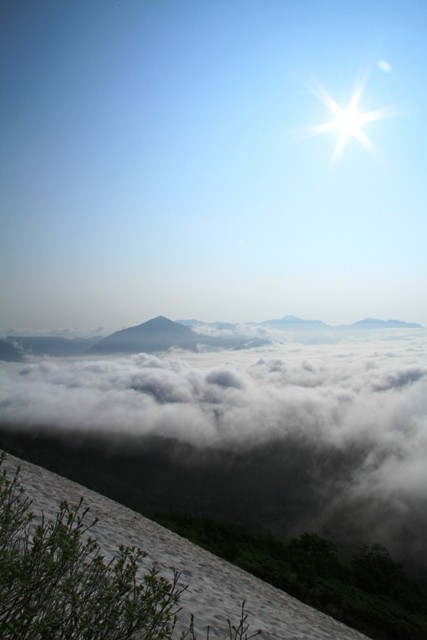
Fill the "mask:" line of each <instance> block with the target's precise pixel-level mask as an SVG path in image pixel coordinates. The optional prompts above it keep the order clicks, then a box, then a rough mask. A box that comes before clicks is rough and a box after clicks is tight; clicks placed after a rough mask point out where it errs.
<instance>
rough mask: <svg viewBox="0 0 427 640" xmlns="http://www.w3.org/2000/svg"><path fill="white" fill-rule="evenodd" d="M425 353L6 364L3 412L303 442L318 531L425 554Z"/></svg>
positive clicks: (206, 437)
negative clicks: (319, 503)
mask: <svg viewBox="0 0 427 640" xmlns="http://www.w3.org/2000/svg"><path fill="white" fill-rule="evenodd" d="M426 356H427V353H426V346H425V344H424V343H423V342H422V341H420V340H417V339H415V338H411V339H397V338H396V339H395V340H387V341H378V340H377V341H375V342H374V341H362V340H360V341H349V342H343V343H340V344H333V345H313V346H309V345H295V344H290V345H281V346H278V347H274V348H273V347H269V348H268V349H266V350H263V351H260V350H252V351H244V352H234V353H230V352H227V353H212V354H208V353H201V354H187V353H184V352H182V353H178V352H175V353H169V354H165V355H164V356H161V357H159V356H154V355H146V354H139V355H137V356H132V357H127V358H118V359H107V358H105V359H92V360H91V359H86V360H53V359H43V360H40V361H36V360H34V361H32V362H28V363H26V364H24V365H23V364H16V363H15V364H13V363H5V364H3V365H2V368H1V370H0V375H1V379H0V389H1V391H0V418H1V421H2V422H3V423H4V424H9V425H11V426H12V428H17V427H16V426H17V425H19V427H20V428H32V427H33V426H34V425H43V426H44V427H46V428H49V429H51V430H61V432H63V433H66V432H67V431H68V430H70V431H71V430H75V429H78V430H80V431H85V430H86V431H89V432H102V433H103V434H108V433H110V434H114V436H115V438H117V436H120V437H122V438H123V439H125V438H126V435H153V434H154V435H162V436H168V437H173V438H177V439H179V440H182V441H186V442H189V443H191V444H193V445H196V446H198V447H210V446H216V447H218V446H220V447H222V448H226V449H229V450H231V451H232V450H239V451H242V450H244V449H247V450H249V449H253V448H254V447H256V446H259V445H268V443H269V442H275V441H280V442H281V443H282V444H283V443H286V442H288V441H289V442H291V441H292V442H294V441H295V440H296V439H297V440H298V441H299V442H304V443H305V444H306V445H307V446H308V447H309V448H308V449H307V450H308V451H310V447H311V450H313V451H315V452H316V455H315V459H316V465H314V466H312V468H311V470H310V474H311V479H312V483H311V485H310V487H311V489H310V491H316V492H317V493H318V495H319V496H321V499H322V500H323V504H324V508H323V509H321V510H319V509H318V510H317V512H316V514H315V515H312V516H311V520H310V523H309V524H310V525H311V527H312V528H316V529H318V530H320V531H322V532H326V533H331V528H332V527H335V528H336V527H338V528H339V527H340V526H341V525H340V522H344V521H345V520H346V519H347V525H348V519H350V523H351V524H352V526H353V525H354V523H355V522H356V521H357V522H358V523H359V524H358V526H360V527H362V528H364V531H365V533H366V534H367V535H368V534H370V535H372V537H374V539H375V540H379V541H380V542H382V543H384V544H387V545H388V546H389V547H390V548H393V545H394V546H396V545H397V543H396V540H397V539H398V538H399V539H403V537H405V536H406V538H408V537H411V536H412V539H413V544H414V548H416V547H417V545H418V546H420V545H421V546H422V545H423V544H424V543H422V542H421V536H420V535H419V533H417V532H418V531H419V530H420V528H422V527H425V526H426V525H427V515H426V513H427V509H426V507H427V497H426V496H427V465H426V459H427V367H426V365H425V363H426V362H427V357H426ZM13 425H15V426H14V427H13ZM331 452H333V455H332V457H331V460H333V466H332V467H331V466H330V465H329V466H328V456H331ZM307 455H309V454H307ZM331 464H332V463H331ZM319 500H320V498H319ZM352 510H353V515H350V516H349V513H350V514H351V512H352ZM362 514H363V517H362ZM307 526H308V525H307ZM342 526H344V525H342ZM354 526H355V525H354ZM411 527H412V528H413V529H414V531H412V529H411ZM403 530H404V531H405V536H403V533H402V531H403ZM408 530H409V531H408ZM399 536H400V537H399ZM402 536H403V537H402ZM406 538H405V539H406Z"/></svg>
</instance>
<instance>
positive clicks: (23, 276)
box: [0, 0, 427, 332]
mask: <svg viewBox="0 0 427 640" xmlns="http://www.w3.org/2000/svg"><path fill="white" fill-rule="evenodd" d="M0 11H1V14H0V15H1V20H0V36H1V37H0V41H1V63H0V80H1V85H2V96H1V98H0V117H1V120H2V123H3V144H2V149H1V157H2V170H1V174H0V193H1V195H0V205H1V221H2V234H1V240H0V251H1V255H2V261H1V272H2V275H1V278H2V282H1V289H2V293H1V297H2V304H1V310H0V328H1V331H2V332H8V331H9V330H12V329H13V330H19V329H24V328H25V329H32V330H33V331H35V332H40V331H51V330H55V329H67V328H68V329H73V330H76V331H81V332H90V331H93V330H94V329H95V328H99V327H104V328H105V331H106V332H110V331H113V330H116V329H119V328H123V327H129V326H132V325H137V324H140V323H142V322H144V321H146V320H148V319H150V318H152V317H155V316H157V315H159V314H161V315H165V316H166V317H168V318H171V319H180V318H188V317H190V318H191V317H195V318H198V319H200V320H204V321H217V320H222V321H229V322H245V321H262V320H265V319H269V318H278V317H281V316H283V315H286V314H294V315H296V316H299V317H302V318H308V319H314V318H319V319H321V320H323V321H325V322H327V323H329V324H342V323H351V322H354V321H356V320H359V319H361V318H364V317H367V316H371V317H377V318H383V319H390V318H398V319H401V320H404V321H410V322H419V323H421V324H423V325H427V296H426V292H427V252H426V251H425V238H426V237H427V226H426V225H427V217H426V215H425V202H426V200H427V183H426V180H425V174H426V170H425V169H426V167H425V165H426V154H425V148H424V140H423V136H422V135H421V134H422V132H423V131H425V130H426V129H427V111H426V106H425V105H426V104H427V96H426V91H427V89H426V85H425V78H424V76H425V64H424V60H425V59H426V55H427V41H426V38H425V29H424V25H425V23H426V20H427V6H426V5H425V3H424V2H423V1H422V0H415V1H414V2H411V3H410V5H408V3H406V2H403V1H402V0H378V1H376V2H371V1H369V2H368V1H367V0H361V1H357V2H356V1H350V2H346V3H341V2H336V1H335V0H334V1H332V2H327V3H317V4H316V3H313V2H310V1H309V0H289V1H287V2H276V1H275V0H249V1H248V0H236V1H235V2H228V1H226V0H218V1H216V2H205V3H200V2H198V1H197V0H186V1H185V2H181V3H177V2H174V1H173V0H156V1H154V0H145V1H141V2H138V1H136V0H129V1H127V2H125V3H117V2H113V1H112V0H93V1H92V2H90V3H87V2H83V1H82V0H76V1H74V2H72V3H66V2H60V1H57V0H41V2H37V3H34V2H31V1H30V0H21V1H19V2H13V1H11V0H10V1H9V0H7V1H6V2H3V3H2V7H1V10H0Z"/></svg>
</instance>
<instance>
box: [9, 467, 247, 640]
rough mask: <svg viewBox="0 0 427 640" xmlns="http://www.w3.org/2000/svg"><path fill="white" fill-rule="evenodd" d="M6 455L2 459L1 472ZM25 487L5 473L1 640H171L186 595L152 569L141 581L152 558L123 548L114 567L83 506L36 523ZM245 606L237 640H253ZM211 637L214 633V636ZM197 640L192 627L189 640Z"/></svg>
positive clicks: (233, 629) (232, 632) (233, 637)
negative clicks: (144, 562)
mask: <svg viewBox="0 0 427 640" xmlns="http://www.w3.org/2000/svg"><path fill="white" fill-rule="evenodd" d="M3 461H4V455H0V467H2V463H3ZM30 504H31V502H30V500H29V499H28V498H27V497H26V496H25V492H24V489H23V487H22V486H21V484H20V482H19V469H18V471H17V472H16V474H15V475H14V477H12V478H10V477H9V476H8V474H7V472H6V471H5V470H4V468H2V469H1V473H0V637H1V638H2V640H74V639H75V640H128V639H129V640H130V639H132V638H138V639H140V640H168V639H170V638H172V637H173V635H174V630H175V622H176V615H177V613H178V612H179V610H180V609H179V600H180V596H181V594H182V592H183V591H184V590H185V589H186V588H187V587H182V586H180V584H179V577H180V576H179V573H178V572H177V571H174V572H173V577H172V579H171V580H167V579H166V578H164V577H162V576H160V575H159V574H158V572H157V571H156V570H155V569H154V568H152V569H151V570H149V571H148V572H146V573H145V574H144V575H143V576H142V577H141V578H140V579H139V580H138V571H139V568H140V564H141V560H142V559H143V558H145V557H146V553H145V552H144V551H142V550H141V549H138V548H135V547H124V546H121V547H120V549H119V554H118V556H117V557H116V558H114V559H113V560H111V561H110V562H107V561H106V560H105V558H104V556H102V554H101V552H100V546H99V544H98V542H97V541H96V540H95V538H93V537H92V536H91V535H90V530H91V528H92V527H93V526H94V524H95V523H96V520H93V519H90V518H89V515H88V509H87V508H85V507H84V505H83V501H82V500H81V501H80V502H79V504H78V505H77V506H76V507H75V508H70V507H69V506H68V504H67V502H61V504H60V507H59V511H58V513H57V516H56V519H55V520H54V521H53V522H50V521H47V520H45V518H44V517H42V520H41V523H40V524H38V525H36V524H35V523H34V516H33V514H32V513H31V512H30V511H29V508H30ZM246 619H247V616H246V614H245V612H244V603H243V605H242V611H241V618H240V624H239V625H237V626H233V625H231V623H230V622H229V628H228V637H229V638H230V640H249V639H250V638H251V637H253V636H254V635H257V633H256V634H253V635H251V636H248V633H247V632H248V625H247V622H246ZM208 635H209V632H208ZM188 636H189V637H190V638H191V640H196V635H195V632H194V625H193V621H191V624H190V626H189V628H188V630H187V631H186V632H185V633H184V634H183V637H188Z"/></svg>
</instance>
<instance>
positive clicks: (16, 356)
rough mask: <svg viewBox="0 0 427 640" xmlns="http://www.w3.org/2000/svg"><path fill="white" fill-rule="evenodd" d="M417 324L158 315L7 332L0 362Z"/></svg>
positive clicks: (253, 342)
mask: <svg viewBox="0 0 427 640" xmlns="http://www.w3.org/2000/svg"><path fill="white" fill-rule="evenodd" d="M422 328H423V326H422V325H421V324H417V323H414V322H402V321H401V320H378V319H375V318H364V319H363V320H359V321H358V322H355V323H353V324H347V325H335V326H334V325H328V324H326V323H325V322H322V321H321V320H304V319H302V318H297V317H296V316H284V317H283V318H278V319H273V320H266V321H264V322H259V323H246V324H235V323H230V322H200V321H198V320H194V319H193V320H181V321H180V322H174V321H172V320H169V319H168V318H165V317H164V316H158V317H157V318H153V319H152V320H148V321H147V322H143V323H142V324H139V325H136V326H134V327H129V328H127V329H122V330H120V331H115V332H114V333H112V334H111V335H109V336H107V337H105V338H101V339H100V338H72V339H70V338H60V337H57V336H55V337H53V336H44V337H41V336H33V337H31V336H8V337H6V339H5V340H0V360H3V361H14V362H19V361H22V359H23V356H24V355H33V356H41V355H48V356H56V357H67V356H82V355H109V354H132V353H139V352H146V353H155V352H159V351H167V350H168V349H171V348H173V347H175V348H179V349H186V350H189V351H202V350H210V351H212V350H220V349H234V350H235V349H249V348H254V347H261V346H264V345H266V344H269V343H271V341H272V339H271V338H270V337H269V335H268V331H269V330H274V331H275V334H276V336H277V332H283V334H284V336H291V337H292V336H294V337H297V338H298V337H300V336H303V335H305V336H316V338H315V339H316V340H318V339H319V340H320V341H322V337H323V340H324V341H328V339H330V340H333V336H334V335H336V334H337V333H338V334H343V333H345V332H350V333H354V332H356V333H358V332H360V331H372V330H377V329H422Z"/></svg>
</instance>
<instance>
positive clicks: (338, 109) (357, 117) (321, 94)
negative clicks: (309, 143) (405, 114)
mask: <svg viewBox="0 0 427 640" xmlns="http://www.w3.org/2000/svg"><path fill="white" fill-rule="evenodd" d="M363 91H364V84H363V83H359V84H358V85H357V86H356V88H355V89H354V91H353V93H352V95H351V97H350V101H349V103H348V105H347V106H346V107H342V106H340V105H339V104H338V103H337V102H336V101H335V100H334V98H332V96H331V95H330V94H329V93H328V92H327V91H326V89H324V88H323V87H322V85H320V84H319V85H317V86H316V87H315V93H316V95H317V97H318V98H319V99H320V100H321V101H322V102H323V103H324V104H325V105H326V106H327V108H328V109H329V111H330V112H331V115H332V120H330V121H329V122H325V123H323V124H320V125H316V126H314V127H310V129H309V131H310V132H311V134H313V135H318V134H321V133H328V132H336V134H337V136H338V137H337V142H336V145H335V149H334V153H333V158H332V159H333V160H337V159H338V158H339V157H340V156H341V155H342V153H343V151H344V149H345V146H346V144H347V142H348V141H349V140H350V139H351V138H355V139H356V140H358V142H360V144H361V145H362V146H363V147H364V148H365V149H366V150H367V151H368V152H369V153H371V154H372V155H374V153H375V148H374V145H373V142H372V140H371V139H370V138H369V137H368V135H367V133H366V132H365V131H364V125H365V124H367V123H368V122H373V121H374V120H382V119H383V118H385V117H388V116H390V115H391V114H392V113H391V109H390V108H388V107H387V108H381V109H374V110H372V111H362V110H361V107H360V103H361V99H362V95H363Z"/></svg>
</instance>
